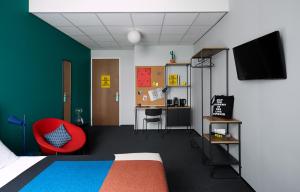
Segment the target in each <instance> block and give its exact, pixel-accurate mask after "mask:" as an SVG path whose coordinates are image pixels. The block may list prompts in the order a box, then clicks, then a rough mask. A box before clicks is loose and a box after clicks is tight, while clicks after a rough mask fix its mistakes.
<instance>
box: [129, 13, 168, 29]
mask: <svg viewBox="0 0 300 192" xmlns="http://www.w3.org/2000/svg"><path fill="white" fill-rule="evenodd" d="M132 19H133V23H134V25H135V26H137V25H162V22H163V19H164V13H133V14H132Z"/></svg>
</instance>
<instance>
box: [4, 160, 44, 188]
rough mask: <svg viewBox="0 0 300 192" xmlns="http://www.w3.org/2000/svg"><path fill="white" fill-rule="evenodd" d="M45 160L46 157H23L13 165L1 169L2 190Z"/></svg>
mask: <svg viewBox="0 0 300 192" xmlns="http://www.w3.org/2000/svg"><path fill="white" fill-rule="evenodd" d="M44 158H45V156H34V157H27V156H21V157H18V158H17V160H15V161H14V162H12V163H11V164H9V165H7V166H5V167H3V168H1V169H0V188H1V187H3V186H4V185H5V184H7V183H8V182H10V181H11V180H13V179H14V178H15V177H17V176H18V175H20V174H21V173H22V172H24V171H25V170H27V169H28V168H30V167H31V166H33V165H34V164H36V163H37V162H39V161H40V160H42V159H44Z"/></svg>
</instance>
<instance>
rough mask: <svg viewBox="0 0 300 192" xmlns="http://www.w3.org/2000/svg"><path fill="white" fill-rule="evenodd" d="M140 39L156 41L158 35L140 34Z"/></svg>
mask: <svg viewBox="0 0 300 192" xmlns="http://www.w3.org/2000/svg"><path fill="white" fill-rule="evenodd" d="M141 41H143V42H158V41H159V35H142V39H141Z"/></svg>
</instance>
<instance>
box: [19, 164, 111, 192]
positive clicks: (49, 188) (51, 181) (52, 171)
mask: <svg viewBox="0 0 300 192" xmlns="http://www.w3.org/2000/svg"><path fill="white" fill-rule="evenodd" d="M112 163H113V161H55V162H54V163H52V164H51V165H50V166H49V167H48V168H46V169H45V170H44V171H43V172H41V173H40V174H39V175H38V176H36V177H35V178H34V179H33V180H32V181H31V182H29V183H28V184H27V185H25V186H24V187H23V188H22V189H21V192H98V191H99V189H100V187H101V186H102V183H103V182H104V179H105V177H106V175H107V174H108V172H109V170H110V167H111V165H112ZM62 181H63V182H62Z"/></svg>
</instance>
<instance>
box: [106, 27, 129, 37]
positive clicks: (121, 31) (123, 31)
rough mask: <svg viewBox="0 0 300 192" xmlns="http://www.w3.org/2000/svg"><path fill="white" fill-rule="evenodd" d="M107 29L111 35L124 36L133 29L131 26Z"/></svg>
mask: <svg viewBox="0 0 300 192" xmlns="http://www.w3.org/2000/svg"><path fill="white" fill-rule="evenodd" d="M107 29H108V30H109V32H110V33H112V34H123V35H124V34H126V35H127V33H128V32H129V31H130V30H132V29H133V27H132V26H107Z"/></svg>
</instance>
